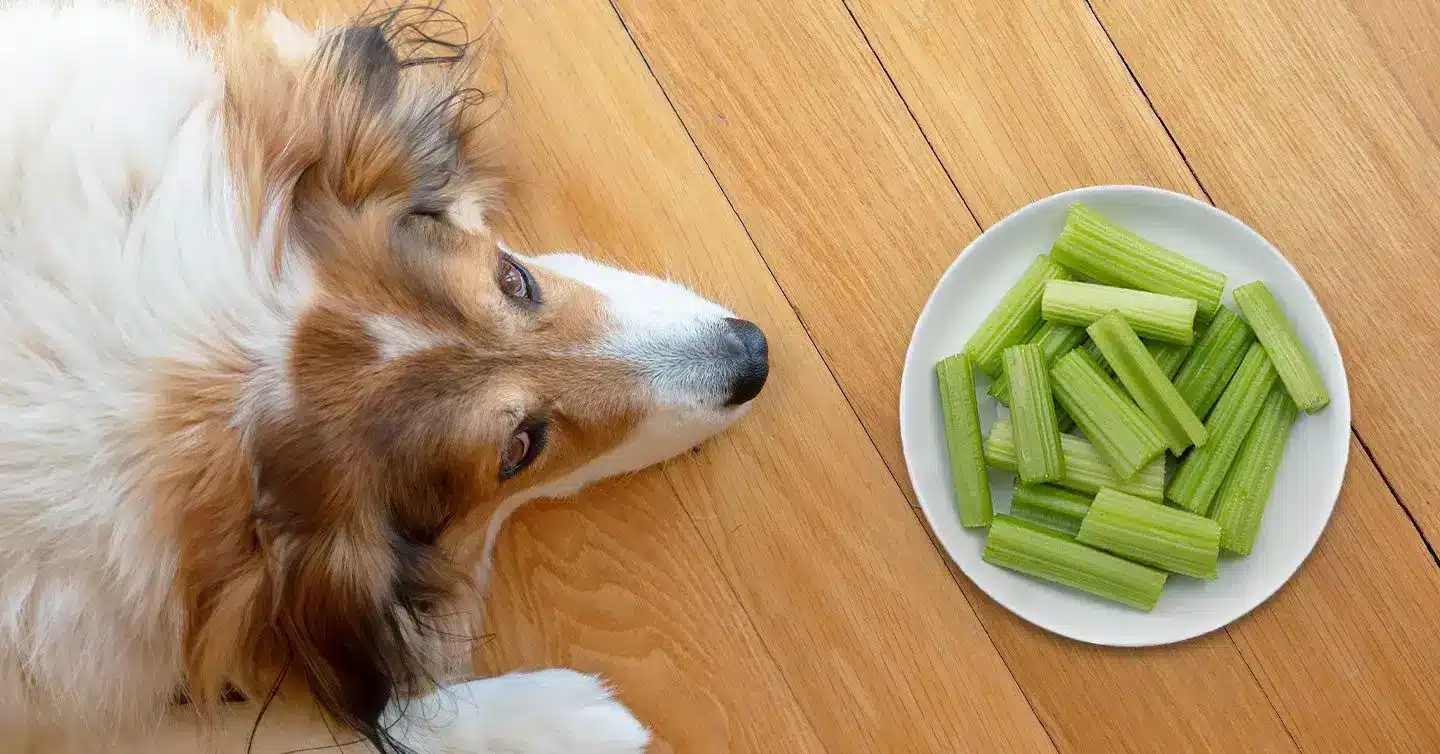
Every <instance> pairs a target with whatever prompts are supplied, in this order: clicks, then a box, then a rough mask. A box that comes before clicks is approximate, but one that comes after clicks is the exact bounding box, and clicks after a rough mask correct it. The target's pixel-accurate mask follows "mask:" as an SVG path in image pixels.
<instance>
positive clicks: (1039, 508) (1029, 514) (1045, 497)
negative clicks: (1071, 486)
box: [1010, 484, 1091, 537]
mask: <svg viewBox="0 0 1440 754" xmlns="http://www.w3.org/2000/svg"><path fill="white" fill-rule="evenodd" d="M1090 500H1091V498H1089V497H1086V496H1085V495H1081V494H1079V493H1076V492H1071V491H1069V490H1066V489H1062V488H1060V487H1055V486H1052V485H1049V484H1017V485H1015V496H1014V497H1013V498H1011V499H1010V515H1012V516H1014V517H1016V518H1023V519H1025V520H1026V521H1030V522H1032V523H1037V524H1040V525H1041V526H1045V527H1048V528H1051V529H1054V530H1055V531H1059V532H1064V533H1065V534H1068V535H1070V536H1072V537H1073V536H1075V535H1076V534H1077V533H1079V532H1080V521H1081V520H1082V519H1084V518H1085V513H1086V512H1088V511H1089V510H1090Z"/></svg>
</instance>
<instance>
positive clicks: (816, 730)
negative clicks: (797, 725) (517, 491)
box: [607, 0, 1018, 746]
mask: <svg viewBox="0 0 1440 754" xmlns="http://www.w3.org/2000/svg"><path fill="white" fill-rule="evenodd" d="M607 2H608V3H609V5H610V10H611V11H612V12H613V13H614V14H615V20H616V21H618V22H619V24H620V28H621V29H622V30H624V32H625V37H626V38H627V39H629V40H630V45H631V46H632V47H634V48H635V54H636V55H639V56H640V62H641V63H643V64H644V65H645V72H646V73H648V74H649V75H650V80H651V81H652V82H654V84H655V88H656V89H659V90H660V95H661V96H662V97H664V98H665V104H666V106H667V107H669V108H670V112H672V113H674V115H675V120H676V122H678V123H679V124H680V128H681V130H683V131H684V132H685V138H687V139H689V140H690V146H691V148H692V149H694V150H695V154H696V155H698V156H699V157H700V163H701V164H702V165H704V166H705V170H706V172H708V173H709V174H710V180H712V181H714V183H715V187H716V188H717V189H718V190H719V191H720V195H721V196H722V197H724V198H725V204H726V205H727V206H729V207H730V213H731V215H733V216H734V218H735V222H736V223H738V224H739V225H740V230H741V231H742V232H743V233H744V234H745V238H746V240H747V241H749V242H750V247H751V248H752V249H754V250H755V255H756V256H758V257H760V262H761V263H762V264H764V265H765V271H766V273H767V274H769V275H770V279H771V280H772V281H774V282H775V287H776V288H778V289H779V290H780V295H781V296H782V297H783V298H784V299H785V304H786V306H788V307H790V311H791V312H793V313H794V314H795V319H796V320H798V321H799V322H800V328H801V330H802V331H803V332H804V333H805V337H806V339H808V340H809V341H810V345H811V346H812V347H814V348H815V351H816V353H817V354H819V355H820V362H821V363H822V364H824V365H825V369H826V371H827V372H828V373H829V375H830V379H831V380H832V381H833V382H834V383H835V385H836V387H838V388H839V389H840V395H841V397H843V398H844V399H845V402H846V405H849V406H850V411H851V413H854V412H855V407H854V405H853V404H851V403H850V397H849V396H848V395H845V389H844V387H843V386H841V385H840V381H839V379H837V378H836V377H835V373H834V371H833V370H832V369H831V368H830V363H829V361H827V360H826V359H825V356H824V353H823V352H822V351H821V350H820V346H819V344H817V343H816V342H815V338H814V336H812V335H811V334H810V326H809V325H808V324H806V322H805V318H804V317H803V316H801V314H800V310H799V309H798V308H796V306H795V302H793V301H791V300H790V294H789V293H788V292H786V290H785V287H784V286H782V285H780V279H779V278H777V277H776V276H775V271H774V270H773V269H771V267H770V260H768V259H766V258H765V255H764V254H763V253H761V252H760V245H759V244H757V243H756V242H755V238H754V236H752V235H751V234H750V229H749V228H748V227H746V226H745V221H744V220H743V219H742V218H741V217H740V212H739V210H737V209H736V208H735V202H733V201H731V199H730V194H729V193H728V192H727V191H725V186H724V185H723V184H721V183H720V177H719V176H717V175H715V169H714V168H712V167H711V166H710V162H709V160H706V159H705V153H704V152H703V151H702V150H701V149H700V145H699V143H697V142H696V141H695V136H694V134H692V133H690V127H689V126H688V125H686V124H685V119H684V118H683V117H681V115H680V110H679V108H677V107H676V106H675V103H674V101H672V100H671V99H670V93H669V92H668V91H666V90H665V86H664V85H663V84H661V83H660V76H659V74H657V73H656V72H655V68H654V66H652V65H651V64H650V59H649V58H647V57H646V56H645V50H644V49H643V48H641V47H640V41H639V40H637V39H636V38H635V33H634V32H633V31H631V29H630V24H629V23H628V22H627V21H626V20H625V14H624V13H623V12H621V10H620V6H619V4H618V3H617V1H616V0H607ZM855 420H856V422H858V423H859V424H860V426H861V428H862V429H865V423H864V422H861V421H860V418H859V415H858V414H856V417H855ZM865 432H866V437H867V438H868V437H869V430H868V429H866V430H865ZM871 443H872V444H873V443H874V440H873V439H872V440H871ZM665 483H666V484H667V485H669V487H670V491H671V492H672V493H674V494H675V497H676V499H677V500H684V497H683V496H682V495H681V494H680V490H679V489H678V488H677V487H676V486H675V481H674V480H673V479H671V478H670V474H669V473H668V472H667V473H666V474H665ZM681 507H682V508H683V509H684V510H685V514H686V518H688V519H689V520H690V525H691V526H692V527H694V529H695V533H696V534H697V535H699V537H700V541H701V542H704V543H705V546H706V547H707V548H710V557H711V559H712V560H715V561H716V564H717V565H719V558H718V557H717V556H716V554H715V551H714V549H713V548H714V545H713V543H711V541H710V539H709V538H708V537H706V536H705V532H704V531H702V530H701V528H700V524H699V523H698V522H696V521H695V516H694V514H693V513H692V512H691V511H690V508H689V506H685V505H683V504H682V506H681ZM720 573H721V575H722V576H723V577H724V580H725V587H726V588H727V589H729V590H730V596H731V597H733V598H734V599H735V603H736V604H737V605H739V606H740V612H742V613H743V614H744V615H745V622H746V624H748V625H749V626H750V630H751V631H753V632H754V634H755V638H756V640H757V641H758V642H759V644H760V647H761V649H763V650H764V651H765V657H766V658H767V659H769V660H770V664H771V666H772V667H774V668H775V673H776V674H777V675H779V676H780V680H781V681H782V682H784V684H785V690H786V691H788V692H789V693H790V698H791V700H792V701H794V703H795V707H796V709H797V710H799V712H800V714H801V715H804V717H805V722H806V723H807V724H809V726H810V733H811V735H812V736H813V737H814V738H815V740H816V741H817V742H819V743H820V744H821V745H822V746H824V745H825V739H824V737H823V736H821V734H820V727H819V726H818V725H816V724H815V719H814V718H813V717H812V716H811V714H810V708H809V706H807V705H806V704H804V703H803V702H802V701H801V697H800V695H799V694H798V693H796V691H795V687H794V685H793V684H791V682H790V674H789V673H787V672H786V671H785V667H784V666H783V665H781V664H780V661H779V660H778V659H776V657H775V652H774V650H772V649H771V648H770V642H768V641H766V639H765V633H764V632H763V631H761V630H760V627H759V626H758V625H757V624H756V623H755V616H753V615H751V613H750V608H749V606H748V605H747V603H746V601H745V600H744V598H742V597H741V596H740V592H739V590H738V589H736V588H735V583H734V582H733V581H732V580H731V578H730V574H729V573H728V572H726V569H725V568H723V567H722V568H721V569H720ZM971 609H972V610H973V609H974V608H973V607H972V608H971ZM976 620H977V621H978V620H979V618H978V617H977V618H976ZM991 644H992V646H993V644H994V642H991ZM996 654H997V655H998V654H999V650H998V649H997V650H996ZM1007 670H1008V668H1007ZM1017 686H1018V684H1017Z"/></svg>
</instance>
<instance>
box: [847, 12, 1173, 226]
mask: <svg viewBox="0 0 1440 754" xmlns="http://www.w3.org/2000/svg"><path fill="white" fill-rule="evenodd" d="M847 5H848V6H849V7H850V8H851V9H852V10H853V11H854V14H855V19H856V21H857V22H858V23H859V24H860V28H861V29H862V30H863V31H864V32H865V36H866V38H867V39H868V40H869V41H870V43H871V44H872V45H873V46H874V48H875V52H876V54H877V55H879V57H880V61H881V62H882V63H883V64H884V65H885V69H886V71H888V72H889V74H890V76H891V77H892V78H893V80H894V82H895V85H896V87H897V88H898V89H899V91H900V93H901V95H903V96H904V98H905V102H906V104H908V105H909V107H910V109H911V111H913V112H914V114H915V118H916V120H917V121H919V123H920V126H921V127H922V128H923V129H924V131H925V134H926V135H927V136H928V137H929V140H930V143H931V145H932V146H934V148H935V152H936V154H937V155H939V157H940V160H941V162H942V163H944V165H945V169H946V171H947V172H949V174H950V176H951V177H952V178H954V180H955V183H956V185H957V186H958V187H959V189H960V193H961V194H962V195H964V197H965V201H966V203H967V204H968V205H969V206H970V209H971V210H973V211H974V213H975V216H976V217H977V218H978V219H979V221H980V225H981V226H982V227H989V226H990V225H993V224H994V223H995V222H997V221H999V220H1000V219H1001V218H1003V217H1005V215H1008V214H1010V213H1011V212H1013V211H1015V210H1016V209H1019V208H1020V207H1022V206H1024V205H1026V204H1028V203H1030V202H1032V201H1034V200H1036V199H1039V198H1041V197H1043V196H1047V195H1049V194H1053V193H1057V192H1060V191H1064V190H1066V189H1071V188H1076V187H1078V186H1085V185H1091V184H1095V183H1135V184H1141V185H1146V186H1159V187H1161V188H1167V189H1170V190H1171V191H1178V192H1180V193H1184V194H1190V195H1192V196H1197V197H1198V196H1199V195H1200V190H1199V187H1198V185H1197V184H1196V183H1195V179H1194V177H1193V176H1191V175H1190V171H1189V170H1187V169H1186V168H1185V165H1184V164H1183V163H1181V162H1179V161H1178V160H1176V159H1175V150H1174V146H1173V145H1172V144H1171V143H1170V139H1169V137H1168V136H1166V134H1165V131H1164V128H1163V127H1162V126H1161V125H1160V121H1159V119H1158V118H1156V117H1155V113H1154V112H1153V111H1152V110H1151V109H1150V105H1149V103H1147V102H1146V101H1145V99H1144V98H1143V97H1140V96H1138V94H1137V92H1136V91H1135V84H1134V82H1133V81H1132V80H1131V78H1130V74H1129V72H1128V71H1126V70H1125V65H1124V63H1123V62H1122V61H1121V60H1120V58H1119V57H1118V56H1117V55H1116V54H1115V52H1114V49H1113V48H1112V46H1111V45H1110V41H1109V40H1108V39H1107V38H1106V37H1105V31H1104V30H1103V29H1102V28H1101V27H1100V24H1099V23H1097V22H1096V21H1095V18H1094V16H1093V15H1092V14H1091V13H1090V9H1089V7H1087V6H1086V5H1085V3H1083V2H1079V1H1078V0H1011V1H1009V2H1004V3H976V2H964V1H963V0H934V1H933V2H925V3H919V4H911V5H909V6H907V5H906V4H903V3H893V2H889V0H848V2H847Z"/></svg>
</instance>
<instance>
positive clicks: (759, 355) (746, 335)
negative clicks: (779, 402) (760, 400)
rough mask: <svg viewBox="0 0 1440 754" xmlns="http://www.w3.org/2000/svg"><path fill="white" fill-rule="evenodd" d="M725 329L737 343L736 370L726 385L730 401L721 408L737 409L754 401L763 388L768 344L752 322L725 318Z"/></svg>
mask: <svg viewBox="0 0 1440 754" xmlns="http://www.w3.org/2000/svg"><path fill="white" fill-rule="evenodd" d="M725 326H726V328H727V329H728V330H729V334H730V337H732V338H734V339H735V341H736V342H737V343H739V344H740V367H739V369H738V370H737V371H736V373H735V377H734V380H733V381H732V382H731V383H730V399H729V400H727V401H725V405H727V406H739V405H741V404H743V403H749V402H750V401H751V400H754V398H755V396H757V395H759V394H760V388H763V387H765V378H766V377H768V376H770V345H769V344H768V343H766V342H765V333H763V332H760V328H759V327H758V326H756V325H755V323H754V322H747V321H745V320H743V319H727V320H725Z"/></svg>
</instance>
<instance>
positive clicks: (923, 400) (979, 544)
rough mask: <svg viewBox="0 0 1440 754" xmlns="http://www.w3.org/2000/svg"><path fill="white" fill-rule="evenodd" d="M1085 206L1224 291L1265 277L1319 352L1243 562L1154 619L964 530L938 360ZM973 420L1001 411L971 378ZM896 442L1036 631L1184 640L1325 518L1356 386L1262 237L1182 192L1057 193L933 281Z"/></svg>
mask: <svg viewBox="0 0 1440 754" xmlns="http://www.w3.org/2000/svg"><path fill="white" fill-rule="evenodd" d="M1076 201H1083V202H1085V203H1086V204H1087V205H1089V206H1091V207H1093V208H1094V209H1095V210H1097V211H1098V212H1100V213H1101V214H1103V215H1105V216H1106V217H1108V218H1110V219H1111V220H1113V221H1115V222H1117V223H1119V224H1120V225H1123V226H1124V227H1126V228H1129V229H1130V230H1133V231H1134V232H1136V233H1139V234H1140V235H1141V236H1144V237H1145V238H1148V239H1150V240H1152V241H1155V242H1156V243H1159V244H1162V245H1164V246H1166V247H1168V248H1171V249H1174V250H1176V251H1178V252H1180V253H1182V254H1185V255H1186V256H1188V257H1190V258H1191V259H1194V260H1196V261H1198V262H1201V263H1203V264H1206V265H1209V266H1210V267H1212V268H1214V269H1216V270H1219V271H1221V272H1223V273H1225V274H1226V275H1227V276H1228V284H1227V289H1226V294H1225V303H1226V305H1229V306H1232V307H1233V306H1234V302H1233V300H1232V299H1231V298H1230V290H1231V289H1233V288H1234V287H1235V286H1236V285H1242V284H1244V283H1247V282H1250V281H1252V280H1263V281H1265V284H1266V285H1267V286H1269V288H1270V290H1271V291H1273V292H1274V294H1275V297H1276V298H1277V299H1278V300H1279V302H1280V306H1281V308H1283V309H1284V311H1285V315H1286V316H1287V317H1288V318H1289V319H1290V321H1291V322H1292V323H1294V325H1295V328H1296V331H1297V332H1298V333H1299V335H1300V339H1301V341H1303V342H1304V344H1305V347H1306V348H1308V349H1309V351H1310V354H1311V355H1312V356H1313V357H1314V359H1315V361H1316V364H1317V366H1318V367H1319V369H1320V374H1321V375H1323V377H1324V379H1325V387H1326V389H1327V390H1328V391H1329V393H1330V405H1329V407H1327V408H1326V409H1324V410H1323V411H1321V412H1319V413H1317V414H1315V415H1305V414H1303V413H1302V414H1301V417H1300V419H1299V421H1298V422H1297V423H1296V424H1295V427H1294V429H1293V430H1292V432H1291V436H1290V441H1289V444H1288V445H1287V446H1286V448H1285V457H1284V460H1283V461H1282V462H1281V464H1280V471H1279V475H1278V476H1277V478H1276V480H1275V489H1274V493H1273V494H1272V496H1271V500H1270V503H1269V505H1268V506H1267V507H1266V510H1265V517H1264V520H1263V522H1262V524H1261V526H1260V533H1259V537H1258V538H1257V540H1256V542H1255V547H1254V550H1253V551H1252V553H1251V554H1250V555H1249V556H1248V557H1245V558H1236V557H1228V556H1224V555H1222V557H1221V563H1220V576H1219V578H1217V579H1215V580H1214V581H1202V580H1199V579H1193V578H1189V577H1186V576H1177V575H1172V576H1171V577H1170V579H1169V580H1168V582H1167V583H1166V585H1165V592H1164V594H1162V595H1161V596H1160V601H1159V603H1158V604H1157V605H1156V606H1155V609H1154V610H1153V611H1151V612H1149V613H1143V612H1140V611H1138V610H1133V609H1130V608H1127V607H1124V606H1122V605H1118V604H1115V603H1111V602H1108V601H1106V600H1103V599H1100V598H1097V597H1092V596H1090V595H1088V594H1085V593H1082V592H1078V591H1074V590H1071V589H1068V588H1066V587H1062V586H1059V585H1056V584H1051V583H1048V582H1044V581H1040V580H1038V579H1032V578H1030V577H1028V576H1023V575H1021V574H1018V573H1014V572H1011V571H1007V570H1004V569H1001V568H997V567H995V566H992V565H990V564H989V563H986V562H984V561H983V560H981V559H980V554H981V551H982V550H983V549H984V547H985V530H984V529H965V528H962V527H961V526H960V518H959V516H958V515H957V514H956V512H955V507H954V504H953V502H952V501H953V490H952V488H951V484H950V472H949V463H948V460H947V455H946V450H945V431H944V421H943V419H942V417H941V411H940V404H939V390H938V386H937V384H936V379H935V363H936V362H937V361H939V360H940V359H942V358H944V357H946V356H949V355H951V354H953V353H957V352H959V351H960V350H962V349H963V348H964V346H965V341H966V340H967V339H968V338H969V337H970V334H971V333H973V332H974V331H975V328H976V327H978V326H979V325H980V322H981V320H983V319H984V318H985V315H987V314H988V313H989V312H990V310H991V309H992V308H994V307H995V305H996V304H997V303H998V302H999V301H1000V297H1001V296H1003V295H1004V294H1005V291H1007V290H1009V288H1010V286H1011V285H1013V284H1014V283H1015V281H1016V280H1017V279H1018V278H1019V277H1020V274H1021V272H1022V271H1023V270H1024V269H1025V268H1026V267H1027V266H1028V265H1029V264H1030V263H1031V262H1032V261H1033V260H1034V259H1035V257H1036V255H1038V254H1041V253H1044V252H1046V251H1048V250H1049V249H1050V246H1051V244H1052V243H1053V242H1054V241H1055V238H1056V237H1057V236H1058V235H1059V234H1060V229H1061V228H1062V227H1063V226H1064V224H1065V210H1066V208H1067V207H1069V206H1070V205H1071V204H1072V203H1073V202H1076ZM977 377H978V379H977V390H978V391H979V395H980V422H981V427H982V429H983V431H984V432H986V433H988V432H989V430H990V426H991V424H993V423H994V421H995V419H996V417H997V415H1000V413H1001V412H1003V410H1004V409H1003V407H1000V406H999V405H998V404H997V403H996V402H995V401H994V400H992V399H990V398H989V397H988V396H986V395H985V391H986V389H988V388H989V386H990V379H989V378H988V377H985V376H984V375H979V374H978V373H977ZM900 434H901V437H902V439H903V441H904V445H905V463H906V465H907V466H908V467H909V470H910V481H911V483H912V484H913V485H914V487H915V492H916V494H917V495H918V496H919V499H920V507H921V508H922V509H923V510H924V512H925V517H926V519H927V520H928V521H929V522H930V526H931V528H932V529H934V531H935V535H936V536H937V537H938V538H939V539H940V543H941V544H942V545H943V546H944V547H945V549H946V551H947V552H949V554H950V557H951V558H953V559H954V561H955V563H956V564H958V565H959V566H960V568H961V570H963V571H964V572H965V574H966V575H967V576H969V577H970V579H971V580H972V581H974V582H975V584H976V585H977V586H979V587H980V588H981V589H983V590H985V593H986V594H989V595H990V596H991V597H992V598H993V599H994V600H995V601H996V602H999V603H1000V604H1001V605H1004V606H1005V607H1006V608H1008V609H1009V610H1011V611H1012V612H1014V613H1015V614H1016V615H1018V616H1020V617H1021V618H1024V619H1025V620H1027V621H1030V622H1031V623H1034V624H1035V625H1037V626H1040V627H1041V628H1045V629H1047V630H1050V631H1053V632H1055V633H1057V634H1060V635H1062V636H1068V637H1070V638H1072V639H1077V640H1080V641H1085V642H1091V643H1094V644H1109V645H1114V646H1148V645H1155V644H1167V643H1171V642H1177V641H1183V640H1185V639H1189V638H1192V637H1195V636H1199V635H1201V634H1204V633H1207V632H1209V631H1213V630H1215V629H1217V628H1220V627H1222V626H1224V625H1226V624H1228V623H1230V622H1231V621H1233V620H1235V619H1237V618H1239V617H1241V616H1243V615H1244V614H1245V613H1247V612H1249V611H1250V610H1252V609H1253V608H1254V607H1255V606H1256V605H1259V604H1260V603H1261V602H1264V601H1265V600H1266V598H1268V597H1269V596H1270V595H1272V594H1274V593H1275V592H1276V591H1277V590H1278V589H1280V587H1281V586H1283V585H1284V584H1285V582H1286V581H1287V580H1289V578H1290V576H1291V575H1293V574H1294V573H1295V571H1296V569H1298V568H1299V567H1300V564H1301V563H1302V562H1303V561H1304V560H1305V557H1306V556H1307V555H1308V554H1309V553H1310V550H1311V549H1312V548H1313V547H1314V546H1315V542H1316V541H1317V540H1319V538H1320V533H1321V531H1323V530H1324V528H1325V524H1326V522H1327V521H1328V520H1329V519H1330V512H1331V510H1333V509H1334V507H1335V499H1336V497H1337V496H1338V495H1339V494H1340V483H1341V481H1342V479H1343V478H1344V476H1345V463H1346V460H1347V459H1348V457H1349V448H1350V443H1349V440H1350V391H1349V387H1348V386H1347V384H1346V381H1345V367H1344V365H1343V364H1342V363H1341V360H1340V348H1339V346H1338V345H1336V343H1335V334H1334V333H1333V332H1332V331H1331V329H1330V323H1329V321H1327V320H1326V318H1325V313H1324V312H1322V311H1321V310H1320V304H1319V302H1318V301H1316V300H1315V295H1314V294H1313V293H1312V292H1311V291H1310V288H1309V286H1307V285H1306V284H1305V281H1304V280H1302V279H1301V277H1300V273H1298V272H1296V270H1295V268H1294V267H1292V266H1290V263H1289V262H1286V261H1285V258H1284V257H1283V256H1281V255H1280V252H1279V251H1277V250H1276V249H1275V247H1274V246H1272V245H1271V244H1270V243H1269V242H1268V241H1266V240H1265V239H1264V238H1262V237H1261V236H1260V234H1258V233H1256V232H1255V231H1254V230H1252V229H1250V227H1249V226H1247V225H1245V224H1244V223H1242V222H1240V221H1239V220H1237V219H1235V218H1234V217H1231V216H1230V215H1228V214H1226V213H1224V212H1222V211H1220V210H1218V209H1216V208H1214V207H1212V206H1210V205H1208V204H1205V203H1203V202H1199V201H1196V200H1195V199H1191V198H1190V197H1188V196H1182V195H1180V194H1175V193H1171V192H1169V191H1162V190H1160V189H1154V188H1146V187H1140V186H1097V187H1092V188H1085V189H1077V190H1075V191H1068V192H1066V193H1063V194H1057V195H1055V196H1051V197H1049V198H1046V199H1042V200H1040V201H1038V202H1035V203H1034V204H1031V205H1029V206H1027V207H1025V208H1023V209H1021V210H1019V211H1018V212H1016V213H1014V214H1012V215H1010V216H1009V217H1007V218H1005V219H1004V220H1002V221H1001V222H999V223H997V224H996V225H995V226H994V227H992V228H990V229H989V230H987V231H985V233H983V234H981V236H980V237H979V238H977V239H975V241H974V242H972V243H971V244H970V246H969V247H967V248H966V249H965V251H964V252H962V253H961V254H960V257H959V258H958V259H956V260H955V263H954V264H952V265H950V269H949V270H947V271H946V272H945V275H944V276H942V277H941V278H940V283H939V284H938V285H937V286H935V291H934V292H933V293H931V294H930V300H929V302H927V303H926V304H925V309H924V311H922V312H921V313H920V320H919V322H917V323H916V325H915V333H914V335H913V336H912V338H911V340H910V350H909V352H908V353H907V354H906V356H905V374H904V376H903V378H902V380H901V384H900ZM1013 481H1014V480H1013V476H1012V475H1011V474H1006V473H1001V472H992V473H991V479H990V482H991V485H992V494H993V497H994V504H995V510H996V512H997V513H1003V512H1006V511H1008V510H1009V508H1010V494H1011V489H1012V486H1013Z"/></svg>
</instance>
